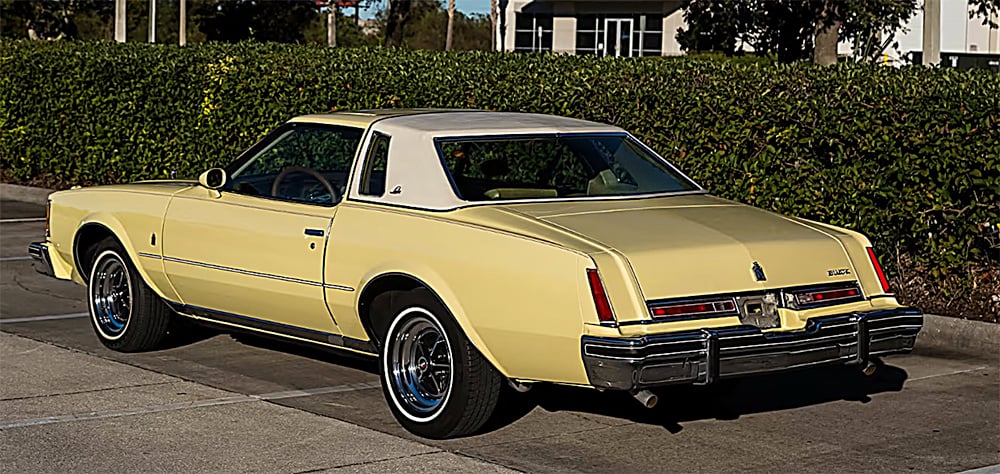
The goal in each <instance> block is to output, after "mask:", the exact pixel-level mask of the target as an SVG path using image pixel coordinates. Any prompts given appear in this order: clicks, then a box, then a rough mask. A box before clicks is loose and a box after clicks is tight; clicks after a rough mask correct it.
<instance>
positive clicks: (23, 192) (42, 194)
mask: <svg viewBox="0 0 1000 474" xmlns="http://www.w3.org/2000/svg"><path fill="white" fill-rule="evenodd" d="M53 192H55V190H53V189H45V188H36V187H33V186H21V185H20V184H8V183H0V199H4V200H10V201H21V202H30V203H32V204H42V205H44V204H45V202H46V201H48V199H49V194H51V193H53Z"/></svg>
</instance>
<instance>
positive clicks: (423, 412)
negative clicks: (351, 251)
mask: <svg viewBox="0 0 1000 474" xmlns="http://www.w3.org/2000/svg"><path fill="white" fill-rule="evenodd" d="M392 310H393V311H392V314H394V317H393V319H392V322H391V323H390V324H389V329H388V331H387V332H386V334H385V337H384V338H383V341H384V342H383V344H382V350H381V360H380V365H381V367H380V369H381V370H380V371H379V372H380V375H381V377H382V391H383V393H384V395H385V398H386V401H387V402H388V404H389V409H390V410H391V411H392V414H393V415H394V416H395V417H396V420H398V421H399V423H400V424H401V425H403V427H404V428H406V429H407V430H409V431H411V432H413V433H414V434H417V435H420V436H424V437H427V438H450V437H455V436H462V435H467V434H470V433H473V432H475V431H476V430H478V429H479V428H481V427H482V426H483V424H484V423H486V421H487V420H488V419H489V417H490V415H491V414H492V413H493V410H494V408H495V407H496V403H497V397H498V395H499V393H500V383H501V379H502V377H501V375H500V373H499V372H497V370H496V369H495V368H493V366H492V365H490V363H489V362H488V361H487V360H486V359H485V358H483V356H482V355H481V354H480V353H479V351H477V350H476V348H475V347H473V346H472V344H470V343H469V341H468V340H467V339H466V337H465V335H464V334H463V333H462V332H461V330H460V329H459V327H458V325H457V324H456V323H455V322H454V320H453V319H452V318H451V315H450V314H448V312H447V310H445V309H444V308H443V307H442V306H441V304H440V303H438V301H437V299H435V298H434V297H433V296H432V295H431V294H430V293H429V292H428V291H426V290H422V289H421V290H413V291H409V292H406V293H404V294H403V295H401V296H400V297H399V298H395V299H394V304H393V305H392Z"/></svg>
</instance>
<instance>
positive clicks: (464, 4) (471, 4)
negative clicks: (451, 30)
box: [347, 0, 490, 18]
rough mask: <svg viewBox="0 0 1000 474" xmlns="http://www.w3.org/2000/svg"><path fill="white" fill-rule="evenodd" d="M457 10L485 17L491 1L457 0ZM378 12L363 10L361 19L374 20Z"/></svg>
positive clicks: (445, 2)
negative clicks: (480, 14)
mask: <svg viewBox="0 0 1000 474" xmlns="http://www.w3.org/2000/svg"><path fill="white" fill-rule="evenodd" d="M442 2H443V3H444V4H445V5H447V4H448V2H447V0H442ZM455 9H456V10H458V11H460V12H462V13H482V14H484V15H485V14H487V13H489V11H490V0H455ZM347 11H351V9H347ZM376 11H378V9H377V8H369V9H367V10H361V17H362V18H372V17H374V16H375V12H376Z"/></svg>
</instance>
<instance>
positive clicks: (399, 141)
mask: <svg viewBox="0 0 1000 474" xmlns="http://www.w3.org/2000/svg"><path fill="white" fill-rule="evenodd" d="M383 112H388V111H383ZM369 113H370V114H372V116H370V117H369V118H368V119H369V120H371V125H370V130H369V133H367V134H366V137H365V139H364V143H363V144H362V148H361V149H362V150H366V151H367V150H368V148H369V145H370V143H371V141H372V139H373V137H375V136H376V135H385V136H388V137H389V160H388V163H387V166H386V178H385V194H383V195H382V196H369V195H362V194H360V193H359V192H358V190H359V189H360V181H361V176H362V175H363V174H364V173H362V172H361V170H362V169H363V166H364V164H365V161H366V160H367V158H368V156H367V152H365V153H363V154H362V155H361V159H359V160H357V163H355V165H354V166H355V169H354V172H353V173H352V176H353V179H352V183H351V185H350V188H349V191H348V197H349V198H350V199H352V200H357V201H368V202H379V203H384V204H391V205H396V206H404V207H411V208H418V209H428V210H447V209H455V208H458V207H462V206H465V205H468V204H469V203H468V202H467V201H464V200H462V199H460V198H459V197H458V196H457V195H456V194H455V190H454V189H453V188H452V185H451V181H450V180H449V179H448V175H447V172H446V171H445V168H444V163H442V161H441V157H440V156H439V154H438V150H437V146H436V143H435V139H436V138H445V137H473V136H490V137H498V136H504V135H511V136H517V135H521V136H523V135H548V134H569V133H626V132H625V130H623V129H621V128H619V127H615V126H613V125H606V124H601V123H596V122H588V121H586V120H579V119H573V118H569V117H558V116H554V115H543V114H527V113H514V112H488V111H437V110H435V111H408V113H405V114H399V115H394V114H391V112H389V113H386V114H385V115H379V114H376V113H375V111H372V112H369ZM331 115H339V114H331ZM314 117H317V116H309V117H301V118H299V119H298V121H322V120H316V119H315V118H314Z"/></svg>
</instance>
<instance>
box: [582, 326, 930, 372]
mask: <svg viewBox="0 0 1000 474" xmlns="http://www.w3.org/2000/svg"><path fill="white" fill-rule="evenodd" d="M922 326H923V314H921V312H920V311H919V310H917V309H914V308H895V309H891V310H876V311H868V312H858V313H850V314H842V315H835V316H823V317H817V318H812V319H810V320H809V321H808V322H807V323H806V327H805V329H803V330H801V331H787V332H766V333H765V332H761V330H760V328H757V327H755V326H731V327H725V328H712V329H701V330H695V331H685V332H677V333H669V334H660V335H652V336H645V337H640V338H601V337H590V336H584V337H583V339H582V345H583V360H584V365H585V366H586V369H587V376H588V377H589V378H590V383H591V385H593V386H595V387H599V388H610V389H622V390H639V389H642V388H646V387H653V386H659V385H670V384H681V383H693V384H699V385H704V384H709V383H712V382H714V381H716V380H718V379H721V378H728V377H737V376H743V375H752V374H762V373H769V372H778V371H782V370H788V369H794V368H798V367H808V366H813V365H823V364H838V363H839V364H861V365H863V364H867V363H868V361H869V358H870V357H873V356H880V355H886V354H894V353H905V352H910V351H911V350H913V344H914V342H915V341H916V338H917V333H918V332H920V329H921V327H922Z"/></svg>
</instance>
